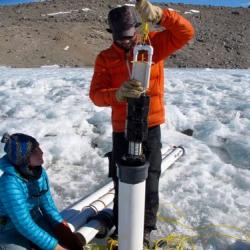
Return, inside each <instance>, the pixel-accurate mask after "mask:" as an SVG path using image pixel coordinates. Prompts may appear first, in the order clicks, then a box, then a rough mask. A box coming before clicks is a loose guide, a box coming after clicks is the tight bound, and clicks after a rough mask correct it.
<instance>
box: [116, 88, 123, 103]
mask: <svg viewBox="0 0 250 250" xmlns="http://www.w3.org/2000/svg"><path fill="white" fill-rule="evenodd" d="M115 98H116V100H117V101H118V102H122V101H124V98H122V96H121V94H120V91H119V89H118V90H117V91H116V92H115Z"/></svg>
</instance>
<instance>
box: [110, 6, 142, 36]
mask: <svg viewBox="0 0 250 250" xmlns="http://www.w3.org/2000/svg"><path fill="white" fill-rule="evenodd" d="M108 23H109V29H107V31H108V32H110V33H112V35H113V40H114V41H116V40H120V39H122V38H123V37H129V36H133V35H134V34H135V28H136V27H138V26H139V25H140V23H139V22H138V19H137V16H136V12H135V8H134V7H131V6H127V5H124V6H121V7H117V8H114V9H112V10H111V11H110V12H109V14H108Z"/></svg>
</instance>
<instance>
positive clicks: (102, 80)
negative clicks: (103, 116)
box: [89, 54, 118, 107]
mask: <svg viewBox="0 0 250 250" xmlns="http://www.w3.org/2000/svg"><path fill="white" fill-rule="evenodd" d="M111 82H112V79H111V76H110V74H109V71H108V68H107V65H106V63H105V59H104V56H103V55H102V54H99V55H98V56H97V58H96V62H95V68H94V75H93V78H92V81H91V85H90V92H89V97H90V99H91V100H92V101H93V103H94V104H95V105H97V106H100V107H104V106H112V105H114V104H117V103H118V102H117V100H116V97H115V92H116V91H117V88H112V86H111Z"/></svg>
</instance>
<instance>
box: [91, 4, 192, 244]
mask: <svg viewBox="0 0 250 250" xmlns="http://www.w3.org/2000/svg"><path fill="white" fill-rule="evenodd" d="M136 9H137V11H138V12H139V13H140V15H141V18H142V20H143V21H145V22H151V23H153V24H158V25H160V26H162V27H163V28H164V29H163V30H162V31H155V32H150V33H149V41H150V44H151V45H152V46H153V48H154V54H153V65H152V67H151V74H150V84H149V88H148V89H147V95H149V96H150V106H149V115H148V138H147V141H145V142H143V150H144V154H145V155H146V158H147V160H148V161H149V164H150V166H149V172H148V178H147V180H146V204H145V226H144V242H145V243H147V244H148V243H149V240H150V232H151V231H152V230H154V229H156V220H157V218H156V214H157V211H158V207H159V195H158V187H159V178H160V174H161V130H160V124H162V123H164V122H165V110H164V96H163V95H164V60H165V59H166V58H168V57H169V56H170V55H171V54H172V53H174V52H175V51H176V50H178V49H180V48H182V47H183V46H184V45H185V44H187V42H188V41H189V40H190V39H192V38H193V36H194V29H193V27H192V25H191V24H190V22H189V21H187V20H186V19H185V18H184V17H182V16H181V15H180V14H178V13H177V12H175V11H171V10H169V9H161V8H160V7H158V6H155V5H152V4H151V3H150V2H149V1H148V0H138V1H137V3H136ZM108 22H109V29H108V31H109V32H111V33H112V36H113V43H112V45H111V47H110V48H108V49H106V50H103V51H102V52H101V53H100V54H99V55H98V56H97V59H96V62H95V68H94V75H93V78H92V81H91V86H90V93H89V95H90V98H91V100H92V101H93V103H94V104H95V105H97V106H101V107H104V106H111V108H112V127H113V150H112V157H111V164H110V170H109V176H110V177H112V178H113V181H114V184H115V190H116V192H115V198H114V209H113V210H114V223H115V225H116V228H117V226H118V225H117V221H118V220H117V218H118V215H117V214H118V197H117V193H118V179H117V177H116V162H118V161H119V159H120V158H121V157H122V156H123V155H124V154H125V153H127V152H128V141H127V140H126V139H125V135H124V131H125V122H126V115H127V113H126V112H127V102H126V101H127V98H130V97H131V98H138V97H140V95H141V94H142V92H143V91H144V89H143V87H142V85H141V83H140V82H138V81H137V80H135V79H131V72H132V60H133V47H134V46H135V45H136V43H137V42H138V37H139V36H138V33H137V31H136V28H137V27H138V26H139V23H138V21H137V18H136V15H135V10H134V7H131V6H126V5H125V6H121V7H117V8H114V9H112V10H111V11H110V12H109V15H108ZM116 233H117V231H116Z"/></svg>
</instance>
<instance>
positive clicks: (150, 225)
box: [109, 126, 162, 231]
mask: <svg viewBox="0 0 250 250" xmlns="http://www.w3.org/2000/svg"><path fill="white" fill-rule="evenodd" d="M127 152H128V141H127V140H126V139H125V135H124V133H115V132H113V150H112V157H111V162H110V169H109V176H110V177H112V179H113V181H114V187H115V198H114V207H113V213H114V224H115V226H116V228H118V190H119V185H118V184H119V180H118V178H117V176H116V168H117V164H116V163H117V162H118V161H119V159H120V158H121V157H122V156H123V155H124V154H126V153H127ZM143 152H144V154H145V156H146V159H147V160H148V162H149V170H148V178H147V180H146V200H145V224H144V228H145V229H146V230H149V231H151V230H154V229H156V221H157V211H158V208H159V178H160V175H161V162H162V156H161V128H160V126H155V127H152V128H149V130H148V138H147V141H145V142H143Z"/></svg>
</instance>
